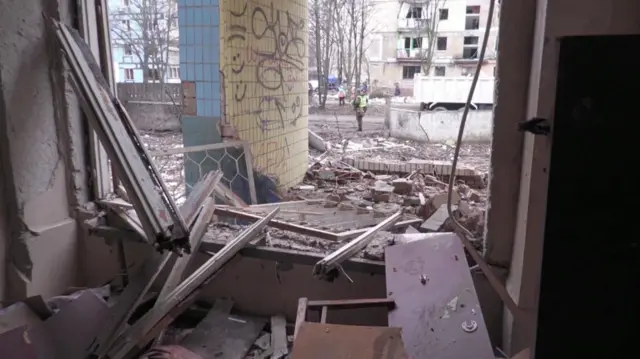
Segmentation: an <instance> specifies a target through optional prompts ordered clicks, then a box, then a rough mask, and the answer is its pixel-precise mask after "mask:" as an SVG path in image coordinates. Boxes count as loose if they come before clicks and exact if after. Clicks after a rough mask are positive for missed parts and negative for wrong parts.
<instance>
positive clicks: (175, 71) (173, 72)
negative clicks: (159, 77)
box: [167, 66, 180, 80]
mask: <svg viewBox="0 0 640 359" xmlns="http://www.w3.org/2000/svg"><path fill="white" fill-rule="evenodd" d="M167 77H168V78H169V79H172V80H175V79H180V67H178V66H171V67H169V74H168V76H167Z"/></svg>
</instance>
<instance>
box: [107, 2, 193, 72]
mask: <svg viewBox="0 0 640 359" xmlns="http://www.w3.org/2000/svg"><path fill="white" fill-rule="evenodd" d="M108 5H109V21H110V27H111V57H112V59H113V63H114V69H115V71H114V72H115V79H116V82H131V83H142V82H143V81H144V77H145V72H146V77H147V79H148V81H149V82H160V80H161V79H162V80H163V82H165V83H180V52H179V47H178V41H179V31H178V18H177V17H178V7H177V6H178V4H177V0H158V1H154V2H147V1H143V0H109V1H108ZM145 27H146V28H145ZM145 52H146V56H147V57H148V58H149V59H150V61H149V64H147V65H144V64H143V63H142V58H144V56H145Z"/></svg>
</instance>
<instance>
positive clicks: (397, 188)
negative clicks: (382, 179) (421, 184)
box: [391, 178, 413, 195]
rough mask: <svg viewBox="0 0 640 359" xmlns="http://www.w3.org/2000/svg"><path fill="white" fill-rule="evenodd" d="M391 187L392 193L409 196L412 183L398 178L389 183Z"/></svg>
mask: <svg viewBox="0 0 640 359" xmlns="http://www.w3.org/2000/svg"><path fill="white" fill-rule="evenodd" d="M391 184H392V185H393V192H394V193H397V194H405V195H406V194H410V193H411V191H412V190H413V182H411V181H409V180H406V179H404V178H399V179H397V180H394V181H392V182H391Z"/></svg>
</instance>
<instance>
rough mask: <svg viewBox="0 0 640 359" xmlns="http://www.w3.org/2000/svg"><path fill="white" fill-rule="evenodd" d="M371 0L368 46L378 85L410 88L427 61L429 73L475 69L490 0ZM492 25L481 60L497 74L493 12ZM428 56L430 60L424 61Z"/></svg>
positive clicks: (484, 70) (488, 73) (489, 71)
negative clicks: (398, 85)
mask: <svg viewBox="0 0 640 359" xmlns="http://www.w3.org/2000/svg"><path fill="white" fill-rule="evenodd" d="M372 1H373V11H372V14H371V20H370V23H371V24H373V25H372V28H371V30H372V31H371V35H369V41H368V48H367V57H368V61H369V64H370V73H371V77H372V81H377V83H378V84H380V86H393V85H394V84H395V83H396V82H397V83H399V84H400V86H401V87H403V88H410V87H412V86H413V76H414V75H415V74H417V73H422V72H424V71H423V70H424V68H425V67H429V75H431V76H450V77H455V76H471V75H473V74H474V73H475V70H476V66H477V64H478V54H479V49H480V46H481V44H482V38H483V35H484V31H485V29H486V26H487V19H488V10H489V0H422V1H420V0H413V1H388V0H372ZM390 14H394V15H393V16H391V15H390ZM432 30H433V31H432ZM490 30H491V33H490V37H489V43H488V44H487V46H488V47H487V51H486V54H485V59H484V61H483V66H482V75H485V76H493V75H494V74H495V64H496V50H497V39H498V26H497V15H495V14H494V21H493V24H492V25H491V29H490ZM431 31H432V32H431ZM430 40H432V41H430ZM430 42H431V45H432V47H431V48H430V46H429V44H430ZM428 62H430V66H426V64H427V63H428Z"/></svg>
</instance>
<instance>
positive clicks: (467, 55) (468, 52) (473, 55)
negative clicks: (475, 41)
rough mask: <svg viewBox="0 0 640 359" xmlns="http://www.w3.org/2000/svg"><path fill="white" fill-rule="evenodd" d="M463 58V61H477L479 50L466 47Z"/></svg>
mask: <svg viewBox="0 0 640 359" xmlns="http://www.w3.org/2000/svg"><path fill="white" fill-rule="evenodd" d="M462 58H463V59H477V58H478V48H477V47H465V48H464V50H462Z"/></svg>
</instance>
